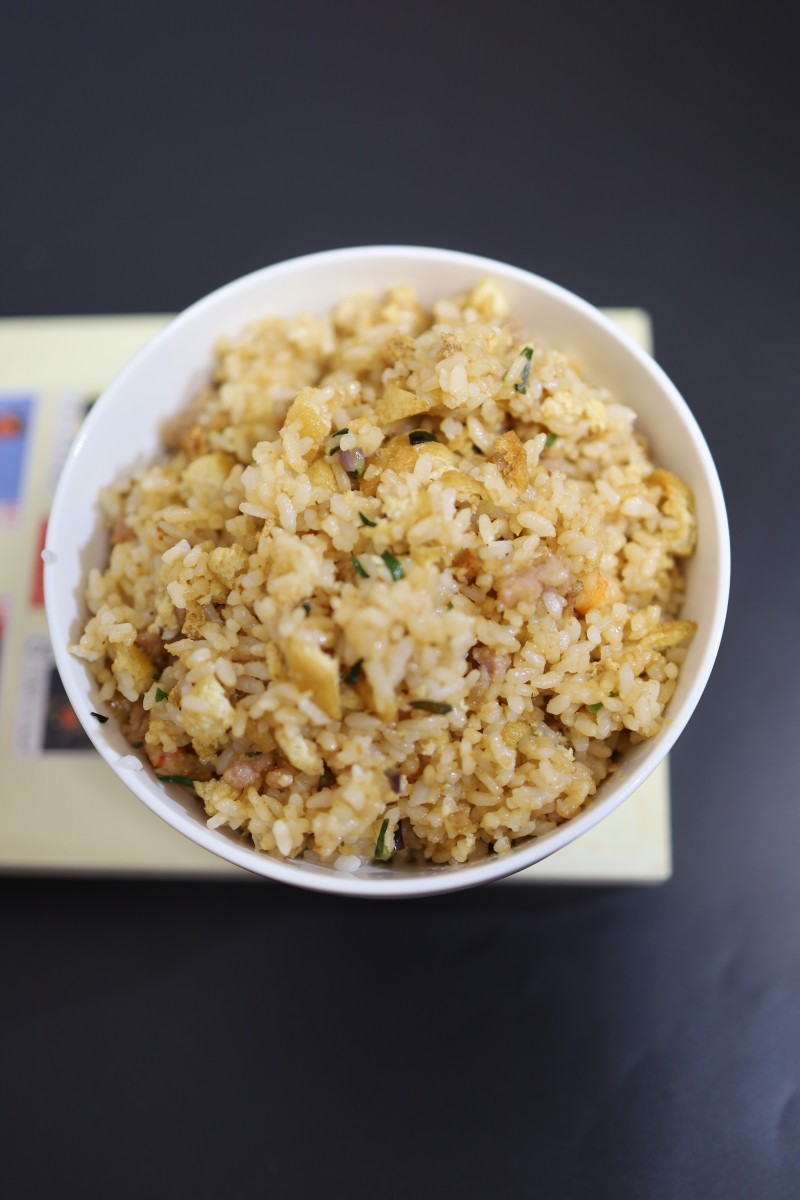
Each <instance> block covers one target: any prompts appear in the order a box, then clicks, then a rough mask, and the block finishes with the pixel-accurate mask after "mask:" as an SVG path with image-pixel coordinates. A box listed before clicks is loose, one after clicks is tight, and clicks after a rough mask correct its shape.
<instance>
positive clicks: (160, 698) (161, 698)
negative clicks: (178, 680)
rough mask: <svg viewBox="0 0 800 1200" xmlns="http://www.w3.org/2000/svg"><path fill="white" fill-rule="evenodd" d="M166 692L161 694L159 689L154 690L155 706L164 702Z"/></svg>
mask: <svg viewBox="0 0 800 1200" xmlns="http://www.w3.org/2000/svg"><path fill="white" fill-rule="evenodd" d="M168 695H169V693H168V692H162V690H161V688H156V704H160V703H161V701H162V700H166V698H167V696H168Z"/></svg>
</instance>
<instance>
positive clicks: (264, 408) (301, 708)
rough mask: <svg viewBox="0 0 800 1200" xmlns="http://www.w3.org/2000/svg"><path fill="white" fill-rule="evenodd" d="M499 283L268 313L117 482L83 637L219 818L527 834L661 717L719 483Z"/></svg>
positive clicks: (560, 814) (351, 859) (159, 758)
mask: <svg viewBox="0 0 800 1200" xmlns="http://www.w3.org/2000/svg"><path fill="white" fill-rule="evenodd" d="M634 419H635V414H634V412H633V411H632V410H631V409H630V408H628V407H626V406H625V405H623V404H620V403H618V402H617V401H616V400H615V398H614V397H613V396H611V395H609V393H608V392H606V391H604V390H603V388H601V387H598V386H596V385H593V384H592V383H590V382H588V381H587V380H585V379H584V378H583V376H582V373H581V369H580V366H579V364H578V363H577V362H576V361H575V360H574V359H573V358H572V357H571V356H570V355H569V354H567V353H564V352H563V351H561V350H559V349H557V348H553V347H550V346H546V345H542V344H540V343H539V342H538V341H537V340H536V338H535V337H533V336H530V335H529V334H526V333H525V332H524V331H523V330H521V329H520V328H519V327H518V324H517V322H515V320H514V319H513V318H512V317H511V315H510V314H509V312H508V306H507V303H506V301H505V298H504V296H503V294H502V293H501V291H500V290H499V288H498V287H497V286H496V285H495V284H494V283H493V282H492V281H490V280H484V281H483V282H481V283H480V284H479V285H478V286H477V287H476V288H475V289H474V291H472V292H471V293H470V294H467V295H462V296H457V297H454V298H447V299H443V300H441V301H440V302H438V303H436V304H434V305H433V308H432V310H431V311H426V310H425V309H423V307H422V306H421V305H420V303H419V301H418V299H417V297H416V296H415V294H414V293H413V292H412V291H411V290H409V289H407V288H404V287H398V288H395V289H393V290H391V291H390V292H389V293H388V294H387V295H386V296H383V297H380V298H378V297H375V296H372V295H364V294H360V295H355V296H352V297H350V298H348V299H347V300H345V301H344V303H342V304H341V305H340V306H339V307H338V308H337V309H336V310H335V311H334V312H333V313H332V314H330V315H327V316H324V317H320V316H300V317H297V318H296V319H293V320H284V319H278V318H272V319H267V320H263V321H260V322H258V323H256V324H254V325H253V326H252V327H250V328H248V329H247V330H246V331H245V332H244V333H243V334H242V335H241V336H240V337H237V338H236V339H234V340H228V339H222V340H221V341H220V342H219V344H218V345H217V347H216V365H215V369H214V372H213V376H212V380H211V383H210V385H209V386H208V387H207V388H206V389H205V390H204V391H203V392H202V394H201V395H200V396H199V397H198V398H197V400H196V402H195V403H193V404H192V406H191V407H190V409H189V410H187V411H186V412H184V413H182V414H181V415H180V416H179V417H178V418H177V419H176V420H174V421H173V422H172V424H171V426H170V427H169V428H168V429H166V430H165V436H164V442H165V448H166V453H165V455H164V457H163V458H162V459H161V460H160V461H158V462H156V463H154V464H153V465H152V466H150V467H148V468H147V469H145V470H142V471H139V472H138V473H137V474H136V475H135V476H134V477H133V479H132V480H129V481H126V482H125V484H124V486H121V487H115V488H111V489H109V490H107V491H106V492H105V493H104V494H103V496H102V498H101V500H102V506H103V510H104V513H105V516H106V517H107V520H108V524H109V529H110V540H111V552H110V558H109V562H108V566H107V569H106V570H105V571H102V572H101V571H98V570H93V571H92V572H91V575H90V578H89V580H88V587H87V602H88V606H89V610H90V612H91V614H92V615H91V617H90V619H89V620H88V622H87V624H86V628H85V631H84V633H83V636H82V637H81V639H80V642H79V644H78V645H76V646H73V647H72V648H71V649H72V650H73V652H74V653H75V654H77V655H80V656H82V657H83V658H85V659H87V660H88V662H89V663H90V665H91V669H92V671H93V673H94V676H95V678H96V680H97V684H98V688H99V699H98V704H99V705H102V704H105V705H106V706H107V708H108V711H109V712H110V713H112V714H114V716H115V717H116V718H117V719H118V720H119V722H120V724H121V726H122V729H123V732H124V733H125V735H126V737H127V738H128V740H129V741H130V743H131V745H132V746H133V747H135V748H137V749H139V748H141V749H142V750H143V751H144V752H145V753H146V754H147V756H148V758H149V759H150V762H151V763H152V765H153V767H154V768H155V771H156V773H157V774H158V775H159V777H160V778H162V779H164V780H165V781H166V782H172V783H177V784H183V785H185V786H187V787H193V788H194V790H195V791H196V792H197V794H198V796H199V797H200V798H201V799H202V802H203V804H204V805H205V811H206V813H207V815H208V824H209V825H210V826H212V827H217V826H220V825H228V826H230V827H231V828H232V829H236V830H241V831H243V832H245V831H246V833H247V834H249V836H250V837H251V838H252V839H253V841H254V843H255V845H256V846H257V847H258V848H259V849H260V850H263V851H266V852H267V853H270V854H275V855H278V856H281V857H287V858H292V857H295V856H298V855H301V856H305V857H306V858H307V859H310V860H312V861H319V862H326V863H328V864H331V863H333V864H334V865H336V866H338V867H340V868H341V869H344V870H354V869H357V868H358V866H359V865H360V864H361V863H363V862H365V861H370V860H373V859H375V858H377V859H379V860H387V861H388V860H389V859H395V860H397V859H402V858H408V857H424V858H425V859H428V860H431V861H433V862H434V863H462V862H465V861H466V860H468V859H476V858H480V857H482V856H484V855H486V854H488V853H492V852H496V853H502V852H504V851H507V850H508V849H509V847H510V846H511V845H512V843H514V842H516V841H518V840H519V839H520V838H531V837H538V836H541V835H542V834H546V833H548V832H549V831H550V830H552V829H554V828H555V826H557V825H558V824H560V823H561V822H563V821H567V820H569V819H570V818H572V817H574V816H575V815H576V813H578V812H580V810H581V808H582V807H583V806H584V805H585V804H586V802H587V800H588V799H589V798H590V797H591V796H592V794H593V793H594V792H595V790H596V788H597V786H598V784H599V783H600V782H601V780H603V779H604V778H605V777H606V776H607V775H608V774H609V773H610V772H612V771H614V770H615V769H616V767H617V766H618V764H619V762H620V758H621V756H622V755H624V753H625V750H626V748H627V747H628V746H630V745H631V744H632V743H635V742H637V741H639V740H641V739H642V738H649V737H652V736H653V735H655V734H657V733H658V731H659V729H660V728H661V725H662V722H663V719H664V711H665V707H666V705H667V704H668V702H669V699H670V697H671V696H672V694H673V692H674V689H675V685H676V679H677V676H678V671H679V668H680V664H681V661H682V659H683V657H684V654H685V649H683V648H682V644H683V643H685V642H686V640H687V639H688V638H689V637H690V636H691V634H692V632H693V630H694V626H693V625H692V623H691V622H689V621H682V620H679V619H677V614H678V613H679V610H680V606H681V601H682V575H681V571H680V569H679V567H680V559H681V558H682V557H683V556H685V555H688V554H690V553H691V551H692V548H693V545H694V540H695V520H694V515H693V505H692V497H691V494H690V493H689V491H688V489H687V488H686V486H685V485H684V484H683V483H682V482H681V481H680V480H679V479H677V478H676V476H674V475H673V474H671V473H670V472H669V471H665V470H661V469H658V468H656V467H654V464H653V462H652V461H651V460H650V458H649V457H648V448H647V444H646V442H645V440H644V438H643V437H642V436H641V435H640V434H638V433H637V432H635V431H634Z"/></svg>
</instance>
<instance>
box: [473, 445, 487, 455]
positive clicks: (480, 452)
mask: <svg viewBox="0 0 800 1200" xmlns="http://www.w3.org/2000/svg"><path fill="white" fill-rule="evenodd" d="M472 449H473V450H474V451H475V453H476V454H480V456H481V458H485V457H486V455H485V453H484V451H483V450H481V448H480V446H476V445H475V443H474V442H473V443H472Z"/></svg>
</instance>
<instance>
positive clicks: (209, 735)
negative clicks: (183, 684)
mask: <svg viewBox="0 0 800 1200" xmlns="http://www.w3.org/2000/svg"><path fill="white" fill-rule="evenodd" d="M180 709H181V717H182V719H183V727H184V729H185V730H186V732H187V733H188V734H189V737H190V738H191V739H192V742H193V744H194V748H195V750H196V751H197V753H198V755H199V756H200V758H205V757H207V755H208V754H210V753H213V751H214V750H215V749H217V748H218V747H219V746H220V745H221V744H222V742H223V741H224V740H225V736H226V734H227V733H228V730H229V729H230V727H231V725H232V724H233V717H234V712H233V707H232V705H231V703H230V701H229V700H228V697H227V696H226V695H225V689H224V688H223V686H222V684H221V683H219V682H218V681H217V680H216V679H214V678H213V677H209V678H207V679H204V680H203V681H202V683H201V684H200V685H199V686H198V687H195V688H192V689H191V690H190V691H188V692H187V693H186V694H185V695H183V696H181V698H180Z"/></svg>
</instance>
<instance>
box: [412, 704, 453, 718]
mask: <svg viewBox="0 0 800 1200" xmlns="http://www.w3.org/2000/svg"><path fill="white" fill-rule="evenodd" d="M411 707H412V708H419V709H420V710H421V711H422V712H428V713H438V714H439V715H440V716H442V717H443V716H444V715H445V713H449V712H452V711H453V706H452V704H441V703H440V702H439V701H438V700H412V701H411Z"/></svg>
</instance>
